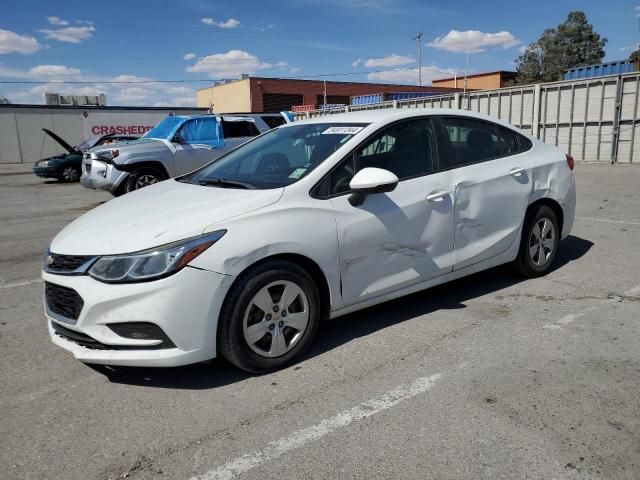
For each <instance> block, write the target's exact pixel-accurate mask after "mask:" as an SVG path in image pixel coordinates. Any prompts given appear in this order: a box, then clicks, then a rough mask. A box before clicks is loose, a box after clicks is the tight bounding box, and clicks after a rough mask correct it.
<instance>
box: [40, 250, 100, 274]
mask: <svg viewBox="0 0 640 480" xmlns="http://www.w3.org/2000/svg"><path fill="white" fill-rule="evenodd" d="M92 258H94V257H92V256H91V255H60V254H58V253H52V252H50V253H49V255H48V257H47V262H46V265H45V268H46V270H47V271H49V272H52V273H70V272H73V271H74V270H77V269H78V268H80V267H81V266H82V265H84V264H85V263H86V262H88V261H89V260H91V259H92Z"/></svg>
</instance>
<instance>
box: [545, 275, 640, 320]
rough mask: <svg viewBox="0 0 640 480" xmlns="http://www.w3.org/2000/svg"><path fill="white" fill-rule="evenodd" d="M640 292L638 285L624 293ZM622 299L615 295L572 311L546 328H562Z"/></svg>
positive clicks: (627, 294) (631, 294)
mask: <svg viewBox="0 0 640 480" xmlns="http://www.w3.org/2000/svg"><path fill="white" fill-rule="evenodd" d="M637 293H640V285H636V286H635V287H633V288H631V289H629V290H627V291H626V292H624V293H623V294H622V295H623V296H624V297H633V296H634V295H635V294H637ZM618 301H620V297H619V296H617V297H616V296H614V297H613V298H609V299H607V300H604V301H603V302H602V303H599V304H598V305H592V306H590V307H589V308H585V309H584V310H583V311H581V312H578V313H570V314H569V315H565V316H564V317H562V318H561V319H560V320H558V321H557V322H555V323H547V324H546V325H545V326H544V327H542V328H544V329H547V330H557V329H559V328H562V327H564V326H566V325H569V324H570V323H572V322H575V321H576V320H579V319H581V318H582V317H584V316H585V315H586V314H587V313H589V312H593V311H594V310H597V309H599V308H601V307H604V306H606V305H608V304H610V303H615V302H618Z"/></svg>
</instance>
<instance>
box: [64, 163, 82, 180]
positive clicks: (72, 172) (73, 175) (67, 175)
mask: <svg viewBox="0 0 640 480" xmlns="http://www.w3.org/2000/svg"><path fill="white" fill-rule="evenodd" d="M59 178H60V181H61V182H65V183H73V182H77V181H78V180H80V169H79V168H77V167H73V166H71V165H67V166H65V167H63V168H62V171H61V172H60V177H59Z"/></svg>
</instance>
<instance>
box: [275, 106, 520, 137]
mask: <svg viewBox="0 0 640 480" xmlns="http://www.w3.org/2000/svg"><path fill="white" fill-rule="evenodd" d="M428 115H456V116H462V117H470V118H477V119H479V120H486V121H489V122H493V123H497V124H499V125H503V126H505V127H508V128H511V129H514V128H516V129H517V127H514V126H513V125H511V124H509V123H507V122H504V121H502V120H500V119H499V118H495V117H490V116H489V115H485V114H484V113H479V112H470V111H469V110H460V109H452V108H403V109H395V108H386V109H378V110H360V111H357V112H347V113H337V114H327V115H322V116H319V117H315V118H311V119H308V120H296V121H295V122H293V123H290V124H288V125H283V127H287V126H288V127H290V126H293V125H299V124H301V123H304V124H313V123H368V124H371V125H384V124H387V123H390V122H393V121H396V120H402V119H405V118H412V117H424V116H428ZM520 132H521V133H524V134H526V135H528V133H527V132H523V131H521V130H520Z"/></svg>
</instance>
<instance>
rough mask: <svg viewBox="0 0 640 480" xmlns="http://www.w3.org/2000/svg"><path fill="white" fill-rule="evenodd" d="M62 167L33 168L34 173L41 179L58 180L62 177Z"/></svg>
mask: <svg viewBox="0 0 640 480" xmlns="http://www.w3.org/2000/svg"><path fill="white" fill-rule="evenodd" d="M59 169H60V166H59V165H56V166H50V167H39V166H34V167H33V173H35V174H36V175H37V176H38V177H41V178H58V176H59V175H60V171H59Z"/></svg>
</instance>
